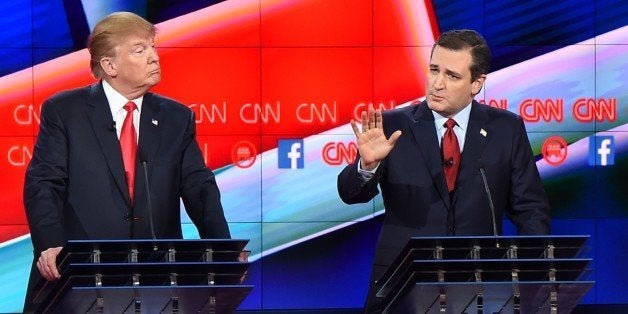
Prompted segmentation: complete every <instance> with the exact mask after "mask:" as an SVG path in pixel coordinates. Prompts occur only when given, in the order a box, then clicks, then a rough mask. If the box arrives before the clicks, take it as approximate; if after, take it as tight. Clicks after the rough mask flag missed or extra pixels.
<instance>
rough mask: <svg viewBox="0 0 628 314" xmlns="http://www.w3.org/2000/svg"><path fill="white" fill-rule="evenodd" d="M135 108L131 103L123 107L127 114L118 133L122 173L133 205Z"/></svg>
mask: <svg viewBox="0 0 628 314" xmlns="http://www.w3.org/2000/svg"><path fill="white" fill-rule="evenodd" d="M136 107H137V106H136V105H135V103H134V102H132V101H129V102H128V103H126V105H124V109H125V110H126V111H127V113H126V118H124V122H123V123H122V130H121V131H120V148H121V149H122V160H123V161H124V173H125V174H126V183H127V185H128V186H129V197H130V199H131V204H133V191H135V158H136V156H137V133H136V132H135V126H134V125H133V112H134V111H135V108H136Z"/></svg>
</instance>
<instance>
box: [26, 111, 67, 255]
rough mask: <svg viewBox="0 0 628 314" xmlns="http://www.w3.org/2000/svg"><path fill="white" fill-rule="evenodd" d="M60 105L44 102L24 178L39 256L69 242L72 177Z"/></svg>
mask: <svg viewBox="0 0 628 314" xmlns="http://www.w3.org/2000/svg"><path fill="white" fill-rule="evenodd" d="M57 109H58V107H57V106H55V105H54V104H53V103H52V102H51V101H46V102H45V103H44V104H43V106H42V111H41V120H40V121H41V123H40V129H39V134H38V136H37V142H36V144H35V149H34V151H33V157H32V159H31V162H30V164H29V166H28V169H27V170H26V177H25V181H24V207H25V209H26V218H27V220H28V225H29V228H30V232H31V240H32V242H33V246H34V249H35V256H39V254H40V253H41V251H43V250H46V249H48V248H51V247H57V246H63V245H64V244H65V243H66V238H65V232H64V228H63V207H64V199H65V192H66V187H67V178H68V167H67V161H68V150H67V138H66V136H65V128H64V125H63V122H62V119H61V117H60V115H59V112H58V111H57Z"/></svg>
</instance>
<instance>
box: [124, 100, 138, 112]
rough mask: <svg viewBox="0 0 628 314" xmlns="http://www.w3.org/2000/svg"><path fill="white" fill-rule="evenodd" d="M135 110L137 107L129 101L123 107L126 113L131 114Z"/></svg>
mask: <svg viewBox="0 0 628 314" xmlns="http://www.w3.org/2000/svg"><path fill="white" fill-rule="evenodd" d="M135 108H137V105H136V104H135V103H134V102H132V101H129V102H127V103H126V104H125V105H124V110H126V111H127V112H131V111H133V110H135Z"/></svg>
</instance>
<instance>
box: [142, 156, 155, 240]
mask: <svg viewBox="0 0 628 314" xmlns="http://www.w3.org/2000/svg"><path fill="white" fill-rule="evenodd" d="M138 156H139V159H140V163H142V168H143V169H144V182H145V184H144V185H145V186H146V206H147V207H148V221H149V223H150V235H151V236H152V237H153V240H156V239H157V237H155V227H154V226H153V205H152V203H151V201H150V186H149V184H148V169H147V168H148V166H147V163H148V158H146V154H144V152H141V151H140V152H139V154H138ZM153 250H155V251H156V250H157V246H156V245H155V246H154V247H153Z"/></svg>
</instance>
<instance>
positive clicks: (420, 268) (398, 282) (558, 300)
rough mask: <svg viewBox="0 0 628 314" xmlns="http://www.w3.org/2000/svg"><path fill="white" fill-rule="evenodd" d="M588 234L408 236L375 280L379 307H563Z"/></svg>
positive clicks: (578, 273)
mask: <svg viewBox="0 0 628 314" xmlns="http://www.w3.org/2000/svg"><path fill="white" fill-rule="evenodd" d="M587 239H588V236H512V237H505V236H497V237H495V236H486V237H484V236H482V237H416V238H412V239H410V241H409V242H408V244H407V245H406V246H405V248H404V249H403V251H402V252H401V254H400V255H399V256H398V258H397V259H396V260H395V262H394V263H393V264H392V266H391V267H390V268H389V269H388V270H387V271H386V272H385V273H384V275H383V276H382V278H381V279H380V280H379V281H378V282H377V289H378V290H377V297H379V298H381V299H382V303H381V304H382V306H381V311H382V313H552V314H553V313H569V312H571V311H572V310H573V308H574V307H575V306H576V305H577V304H578V302H579V301H580V299H581V298H582V297H583V296H584V295H585V294H586V293H587V291H588V290H589V289H590V288H591V287H592V286H593V284H594V281H591V280H588V278H589V277H590V274H591V272H592V270H591V269H589V264H590V262H591V259H590V258H583V257H582V256H583V255H584V254H585V253H586V251H587V247H586V246H585V243H586V241H587Z"/></svg>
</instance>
